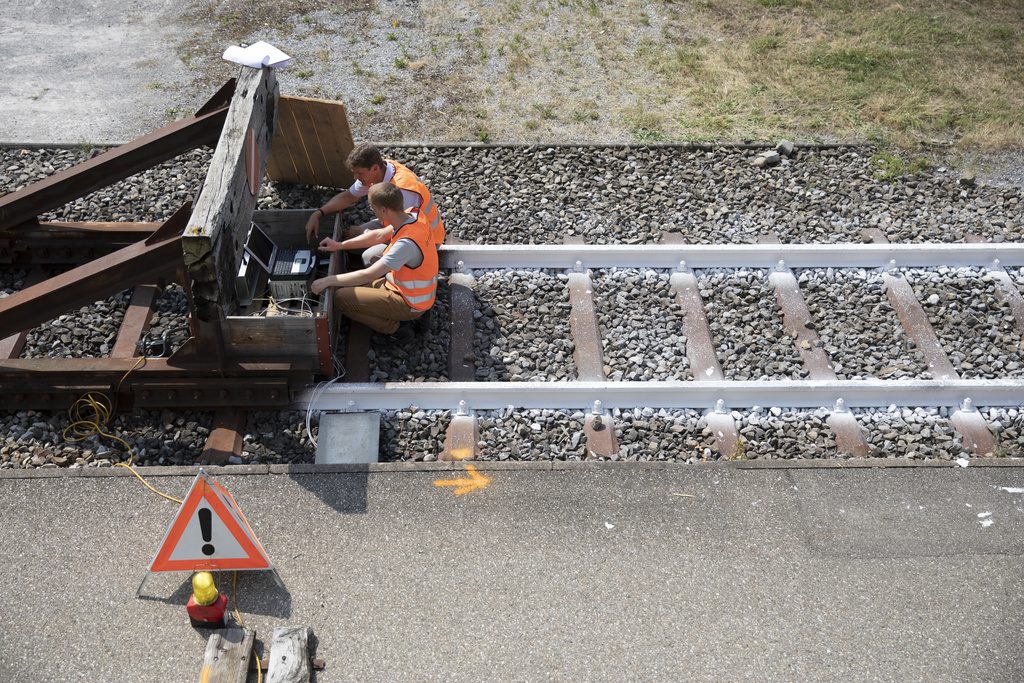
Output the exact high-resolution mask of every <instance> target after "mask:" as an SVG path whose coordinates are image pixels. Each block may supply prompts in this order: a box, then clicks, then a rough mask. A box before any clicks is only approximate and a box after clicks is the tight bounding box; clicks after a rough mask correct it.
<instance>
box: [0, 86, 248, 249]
mask: <svg viewBox="0 0 1024 683" xmlns="http://www.w3.org/2000/svg"><path fill="white" fill-rule="evenodd" d="M228 85H229V86H230V90H231V92H234V83H233V82H230V83H229V84H228ZM228 85H226V86H224V88H221V91H220V92H218V93H217V94H216V95H214V97H213V98H211V100H210V102H216V103H217V106H214V107H210V106H209V105H210V102H208V103H207V105H206V106H204V108H203V109H201V110H200V112H202V113H199V114H196V115H195V116H190V117H188V118H185V119H182V120H180V121H176V122H175V123H172V124H170V125H169V126H165V127H163V128H161V129H159V130H157V131H155V132H153V133H150V134H149V135H146V136H143V137H141V138H138V139H136V140H133V141H132V142H129V143H127V144H125V145H121V146H120V147H117V148H115V149H112V150H110V151H109V152H106V153H104V154H100V155H98V156H96V157H94V158H92V159H89V160H88V161H85V162H83V163H81V164H78V165H77V166H73V167H72V168H69V169H67V170H65V171H61V172H60V173H56V174H54V175H52V176H50V177H49V178H45V179H43V180H40V181H39V182H37V183H33V184H32V185H29V186H28V187H24V188H22V189H21V190H18V191H17V192H12V193H11V194H9V195H6V196H4V197H0V230H9V229H12V228H16V227H17V226H19V225H20V224H22V223H24V222H25V221H31V220H33V219H35V218H36V217H37V216H38V215H39V214H41V213H44V212H46V211H50V210H52V209H55V208H57V207H59V206H63V205H64V204H67V203H68V202H69V201H71V200H72V199H77V198H79V197H83V196H85V195H87V194H89V193H90V192H94V191H96V190H98V189H100V188H103V187H107V186H108V185H112V184H114V183H116V182H118V181H119V180H124V179H125V178H128V177H129V176H132V175H134V174H136V173H139V172H140V171H144V170H146V169H148V168H152V167H153V166H155V165H156V164H159V163H161V162H163V161H167V160H168V159H173V158H175V157H177V156H179V155H181V154H183V153H185V152H187V151H189V150H192V149H195V148H196V147H199V146H201V145H205V144H215V143H216V142H217V139H218V137H219V136H220V131H221V128H222V127H223V126H224V120H225V117H226V116H227V111H228V107H227V103H226V102H224V101H223V100H224V94H225V92H226V89H227V88H228ZM30 227H32V226H30Z"/></svg>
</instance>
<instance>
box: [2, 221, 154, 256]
mask: <svg viewBox="0 0 1024 683" xmlns="http://www.w3.org/2000/svg"><path fill="white" fill-rule="evenodd" d="M160 225H161V223H38V224H37V223H34V222H31V221H30V222H28V223H23V224H22V226H20V227H19V229H18V230H8V231H6V232H3V233H0V263H5V264H12V265H27V264H34V265H38V264H40V263H53V264H79V263H85V262H86V261H91V260H93V259H95V258H97V257H99V256H103V255H105V254H109V253H110V252H112V251H116V250H118V249H121V248H123V247H126V246H128V245H129V244H133V243H135V242H138V241H140V240H144V239H147V238H148V237H149V236H150V235H152V234H153V232H154V231H156V230H157V229H158V228H159V227H160ZM26 226H28V227H26ZM23 228H24V229H23Z"/></svg>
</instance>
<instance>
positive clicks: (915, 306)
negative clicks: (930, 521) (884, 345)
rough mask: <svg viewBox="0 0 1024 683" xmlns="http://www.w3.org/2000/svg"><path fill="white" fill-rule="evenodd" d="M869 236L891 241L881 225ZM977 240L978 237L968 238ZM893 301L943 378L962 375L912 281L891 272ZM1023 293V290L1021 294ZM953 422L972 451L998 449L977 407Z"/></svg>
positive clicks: (909, 333) (957, 413)
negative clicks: (944, 347)
mask: <svg viewBox="0 0 1024 683" xmlns="http://www.w3.org/2000/svg"><path fill="white" fill-rule="evenodd" d="M862 233H863V234H864V235H865V237H867V238H869V239H870V240H871V241H872V242H874V243H877V244H884V243H887V242H888V240H887V239H886V237H885V234H884V233H882V231H881V230H878V229H877V228H875V229H872V228H867V229H865V230H863V231H862ZM968 241H977V240H970V239H969V240H968ZM882 279H883V282H884V283H885V288H886V295H887V296H888V298H889V303H890V304H892V307H893V308H895V309H896V315H897V316H898V317H899V319H900V323H901V324H902V325H903V329H904V330H905V331H906V333H907V336H909V337H911V338H913V340H914V342H915V343H916V344H917V346H918V348H920V349H921V351H922V352H923V353H924V355H925V360H926V361H927V363H928V369H929V370H930V371H931V372H932V375H933V376H934V377H936V378H939V379H959V378H960V374H959V373H958V372H957V371H956V368H954V367H953V364H952V362H950V360H949V356H948V355H946V352H945V351H944V350H943V349H942V344H941V343H940V342H939V338H938V336H937V335H936V334H935V330H933V329H932V326H931V323H929V322H928V317H927V316H926V315H925V313H924V308H923V307H922V306H921V302H920V301H918V300H917V295H916V294H914V290H913V288H912V287H911V286H910V283H908V282H907V281H906V279H905V278H903V277H897V276H895V275H891V274H889V273H885V274H883V275H882ZM1018 296H1019V294H1018ZM950 422H951V423H952V425H953V427H954V428H955V429H956V431H957V433H958V434H960V438H961V441H962V443H963V445H964V447H965V448H966V449H967V450H969V451H971V452H972V453H975V454H978V455H984V454H986V453H991V452H993V451H994V450H995V439H994V438H993V436H992V432H990V431H989V429H988V425H987V424H986V423H985V419H984V418H983V417H982V416H981V414H980V413H979V412H977V411H976V410H973V409H970V408H968V409H959V410H956V411H954V412H953V413H952V414H951V415H950Z"/></svg>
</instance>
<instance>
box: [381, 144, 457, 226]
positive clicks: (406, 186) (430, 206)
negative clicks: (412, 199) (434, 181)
mask: <svg viewBox="0 0 1024 683" xmlns="http://www.w3.org/2000/svg"><path fill="white" fill-rule="evenodd" d="M384 161H385V162H386V163H389V164H392V165H394V167H395V175H394V177H392V178H391V182H393V183H394V184H395V185H397V186H398V187H399V188H401V189H403V190H408V191H409V192H414V193H416V194H418V195H419V196H420V205H419V208H418V211H419V213H420V215H422V216H426V218H427V224H428V225H429V226H430V239H431V240H432V241H433V243H434V244H435V245H436V246H441V244H442V243H444V221H442V220H441V212H440V211H438V210H437V205H436V204H434V199H433V197H431V196H430V190H428V189H427V186H426V185H424V184H423V183H422V182H420V179H419V178H417V177H416V174H415V173H413V172H412V171H410V170H409V169H408V168H406V167H405V166H402V164H400V163H398V162H397V161H394V160H392V159H385V160H384Z"/></svg>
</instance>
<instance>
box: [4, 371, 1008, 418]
mask: <svg viewBox="0 0 1024 683" xmlns="http://www.w3.org/2000/svg"><path fill="white" fill-rule="evenodd" d="M0 369H2V366H0ZM1022 396H1024V380H1005V379H1004V380H982V379H958V380H889V381H887V380H878V379H863V380H835V381H810V380H806V381H800V380H773V381H753V380H744V381H709V382H679V381H660V382H429V383H424V382H393V383H366V384H355V383H353V384H340V383H339V384H332V385H331V386H330V387H329V388H328V389H326V390H325V391H324V393H323V394H322V395H319V397H318V398H317V402H316V407H317V409H319V410H347V409H349V408H350V406H349V401H353V402H354V407H355V408H356V409H359V410H367V409H391V410H397V409H400V408H404V407H408V406H410V405H415V406H418V407H420V408H422V409H427V410H452V409H455V408H457V406H458V405H459V402H460V401H465V402H466V406H467V407H468V409H470V410H496V409H499V408H504V407H506V406H508V405H513V406H517V407H521V408H565V409H582V410H586V409H589V408H590V406H592V405H593V404H594V401H595V400H600V401H601V403H602V404H603V405H604V406H605V407H606V408H614V407H616V406H618V407H625V406H629V407H635V406H645V407H652V408H696V409H711V408H714V407H715V406H716V405H717V402H718V401H719V400H720V399H721V400H722V401H724V403H723V407H724V408H725V409H727V410H733V409H736V410H743V409H747V408H750V407H752V406H778V407H784V408H801V409H804V408H806V409H817V408H826V409H828V410H832V409H833V407H834V406H835V405H836V402H837V401H838V400H839V399H842V400H843V402H844V404H845V406H846V407H848V408H854V407H875V408H877V407H879V406H886V405H897V406H901V407H902V406H911V407H913V406H946V407H956V406H960V405H961V404H962V403H963V402H964V400H965V399H971V402H972V404H973V405H975V406H1019V405H1020V404H1021V400H1022V399H1021V397H1022ZM311 397H312V393H311V392H308V391H307V392H304V393H303V394H302V395H301V396H300V401H301V402H302V405H304V404H305V403H306V402H308V401H309V399H310V398H311Z"/></svg>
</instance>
